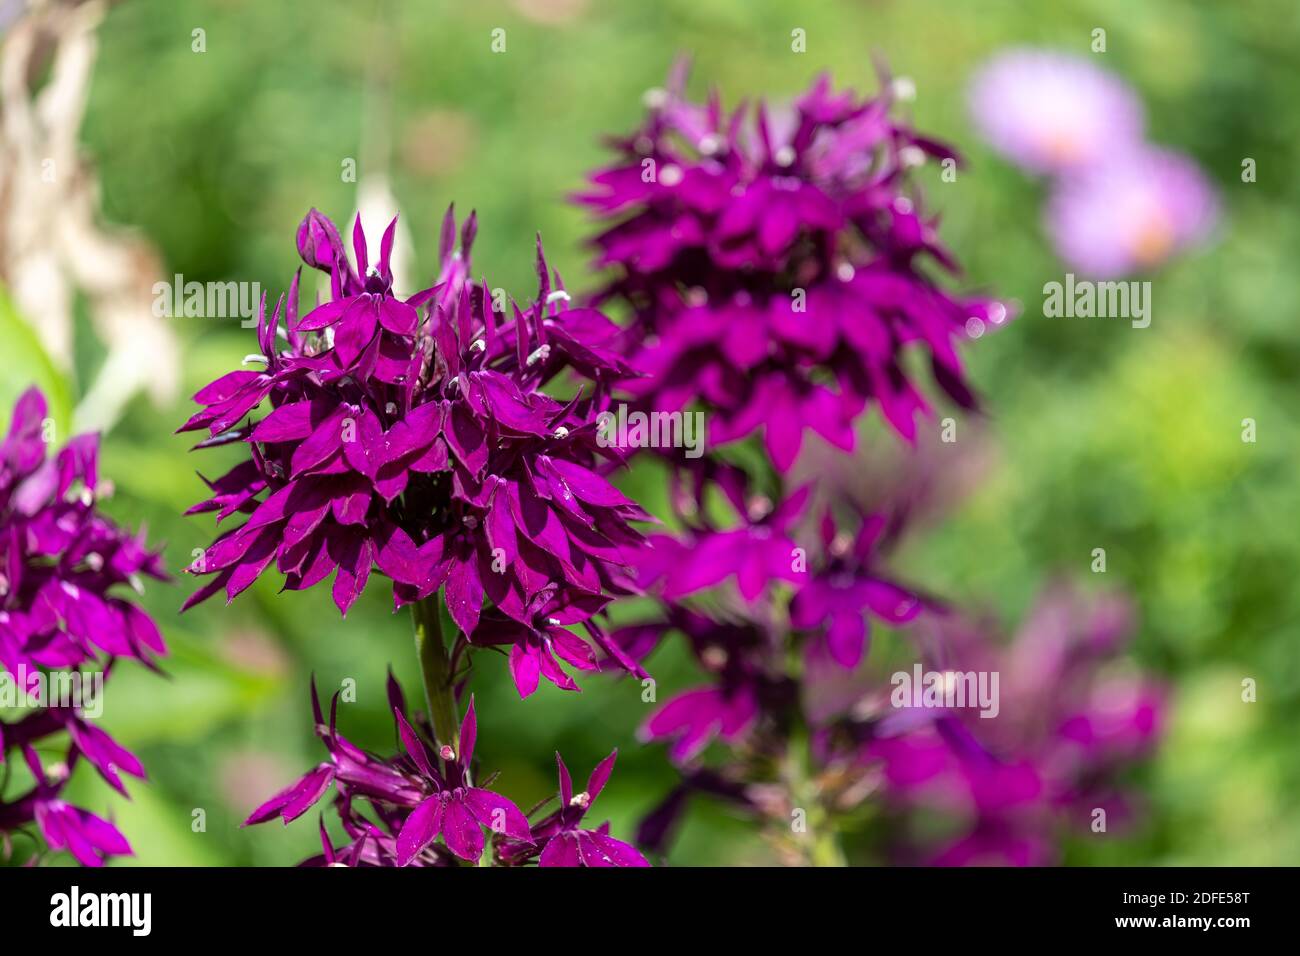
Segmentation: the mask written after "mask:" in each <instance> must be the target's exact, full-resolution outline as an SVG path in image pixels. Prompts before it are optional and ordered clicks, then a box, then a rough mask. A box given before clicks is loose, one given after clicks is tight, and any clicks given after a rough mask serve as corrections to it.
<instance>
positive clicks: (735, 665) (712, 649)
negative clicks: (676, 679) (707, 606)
mask: <svg viewBox="0 0 1300 956" xmlns="http://www.w3.org/2000/svg"><path fill="white" fill-rule="evenodd" d="M669 630H677V631H680V632H681V633H682V634H683V635H684V636H685V637H686V639H687V640H688V641H690V644H691V649H692V651H693V652H694V654H695V657H696V660H697V661H698V662H699V664H700V666H701V668H702V669H703V670H704V671H705V672H706V673H709V674H710V676H711V677H712V678H713V683H712V684H711V685H706V686H704V687H696V688H692V689H690V690H687V691H684V692H682V693H680V694H678V695H677V696H675V697H673V698H671V699H669V700H667V701H665V702H664V703H663V705H662V706H660V707H659V708H658V709H657V710H656V711H655V712H654V713H653V714H652V715H651V716H650V719H649V720H647V721H646V722H645V724H644V725H643V726H642V728H641V732H640V735H641V737H642V738H643V739H645V740H647V741H669V742H671V746H670V747H669V751H668V753H669V756H670V757H671V758H672V759H673V761H674V762H676V763H687V762H689V761H691V760H692V759H693V758H694V757H695V756H697V755H698V754H699V753H700V752H701V751H703V750H704V748H705V747H707V746H708V745H709V743H711V742H712V741H713V740H715V739H721V740H722V741H724V742H726V743H729V744H735V743H737V742H738V741H739V740H741V739H742V738H744V737H745V736H746V735H747V734H748V733H749V732H750V731H751V730H752V729H753V727H754V726H755V724H756V723H757V722H758V720H759V718H760V716H761V715H763V714H764V713H767V714H773V713H779V712H781V710H782V708H784V707H788V706H789V705H790V703H791V701H792V699H793V697H794V694H795V691H794V687H793V685H792V683H791V682H790V681H789V680H788V679H785V678H784V677H782V676H781V675H780V674H779V671H778V670H777V669H776V668H774V667H773V666H772V664H773V661H772V656H773V655H772V648H771V646H770V643H769V642H768V640H767V639H766V635H765V634H764V633H763V630H762V629H761V628H759V627H757V626H755V625H754V624H753V623H750V622H743V621H737V622H726V621H715V620H713V619H711V618H709V617H706V616H705V615H703V614H698V613H695V612H692V611H688V610H685V609H682V608H670V609H669V610H668V611H667V613H666V619H665V620H664V622H663V623H661V624H643V625H637V626H633V627H629V628H625V629H623V630H621V631H619V632H617V633H616V634H615V635H614V636H615V639H616V640H618V641H620V642H622V643H624V644H625V645H626V646H627V648H628V650H629V652H630V653H633V654H637V655H644V654H645V653H648V652H649V650H650V649H651V648H652V647H653V646H654V645H655V644H657V643H658V641H659V640H660V639H661V638H662V636H663V635H664V633H666V632H667V631H669Z"/></svg>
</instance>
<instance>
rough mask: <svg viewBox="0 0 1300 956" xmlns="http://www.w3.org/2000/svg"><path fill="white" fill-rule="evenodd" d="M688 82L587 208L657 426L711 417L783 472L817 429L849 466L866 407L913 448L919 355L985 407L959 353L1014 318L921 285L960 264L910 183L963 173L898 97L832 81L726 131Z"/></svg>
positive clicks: (679, 82) (940, 379)
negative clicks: (758, 445)
mask: <svg viewBox="0 0 1300 956" xmlns="http://www.w3.org/2000/svg"><path fill="white" fill-rule="evenodd" d="M685 81H686V69H685V65H684V64H683V65H679V67H678V68H677V69H676V70H675V71H674V73H673V76H672V77H671V79H670V82H669V85H668V89H667V90H657V91H653V93H652V94H651V95H650V96H649V97H648V104H649V111H648V115H647V118H646V120H645V122H644V123H643V124H642V127H641V128H640V129H639V130H638V131H637V132H636V133H634V134H633V135H631V136H628V137H626V138H621V139H616V140H613V142H612V144H613V146H614V148H615V149H616V150H617V151H618V153H619V159H618V160H617V161H616V163H615V164H614V165H612V166H610V167H608V168H606V169H602V170H600V171H598V172H596V173H595V174H593V175H592V176H591V187H590V188H589V189H588V190H587V191H586V192H584V193H582V194H580V195H579V196H577V197H576V198H577V201H578V202H580V203H582V204H584V205H585V206H587V207H588V208H589V209H590V210H592V211H593V212H594V213H595V215H596V216H597V217H598V218H599V219H600V220H602V221H603V222H604V223H606V224H607V225H605V228H604V229H603V231H602V232H600V233H599V234H598V235H596V236H595V237H594V239H593V240H592V243H593V244H594V245H595V246H596V247H597V249H598V250H599V256H598V259H597V264H598V265H600V266H602V267H613V268H614V270H615V275H614V278H613V279H612V280H611V281H610V282H609V283H608V284H607V285H606V286H605V287H604V288H603V289H602V290H601V291H600V292H599V294H598V296H597V299H596V301H597V302H602V301H605V300H608V299H613V298H617V299H622V300H625V301H626V302H628V303H629V304H630V305H631V307H632V310H633V321H632V323H631V325H630V327H629V329H628V337H629V344H628V345H627V348H628V350H629V353H628V354H629V357H630V361H631V362H632V364H633V365H635V366H636V367H637V369H638V370H639V371H640V372H642V373H643V376H644V377H642V378H640V379H636V380H633V381H631V382H629V383H627V385H626V389H627V391H628V392H629V393H630V394H631V395H632V396H634V397H635V398H636V399H637V400H639V401H641V402H642V403H644V404H645V405H646V406H647V407H649V408H652V409H654V410H661V411H668V412H671V411H676V410H680V409H682V408H684V407H686V406H688V405H690V404H692V403H699V404H701V405H703V406H704V407H705V408H707V409H708V410H709V412H710V431H709V441H710V442H712V443H713V444H715V445H716V444H722V443H725V442H730V441H734V440H737V439H740V438H743V437H745V436H746V435H748V434H750V433H752V432H754V431H755V430H756V429H758V428H759V427H760V426H762V427H763V428H764V432H765V438H766V443H767V448H768V451H769V453H770V455H771V457H772V460H773V461H774V462H775V464H776V466H777V468H778V469H779V470H780V471H782V472H785V471H788V470H789V468H790V467H791V466H792V464H793V462H794V460H795V458H796V457H797V455H798V453H799V450H800V447H801V444H802V440H803V433H804V431H805V430H807V429H812V430H813V431H815V432H817V433H818V434H819V435H820V436H821V437H822V438H823V439H825V440H826V441H828V442H830V443H831V444H832V445H835V446H837V447H839V448H842V449H845V450H849V449H851V448H852V447H853V444H854V433H853V423H854V420H855V419H856V418H857V417H858V416H859V414H860V413H862V411H863V410H864V408H865V407H866V406H867V404H868V403H869V402H875V403H876V404H877V405H878V406H879V408H880V411H881V413H882V414H883V415H884V417H885V419H886V420H887V421H888V422H889V424H890V425H891V426H892V427H893V428H894V429H895V430H896V431H897V432H898V433H899V434H900V435H902V436H903V437H904V438H906V439H908V440H912V439H913V438H914V436H915V429H916V422H915V419H916V416H917V414H919V413H926V412H927V411H928V406H927V404H926V402H925V400H924V399H923V398H922V397H921V394H920V392H919V391H918V390H917V388H916V387H915V386H914V385H913V384H912V382H911V381H909V379H908V378H907V376H906V375H905V374H904V371H903V365H902V363H901V359H902V353H903V352H904V351H905V350H906V349H907V348H909V347H912V346H917V347H920V348H921V349H923V350H924V351H926V352H928V354H929V357H930V360H931V366H932V369H933V372H934V377H935V380H936V382H937V383H938V385H939V386H940V387H941V388H942V389H943V390H944V391H945V392H946V393H948V394H949V395H950V396H951V397H952V398H953V399H954V400H956V401H957V402H958V403H959V404H961V405H962V406H964V407H973V405H974V397H973V395H972V394H971V392H970V390H969V388H968V387H967V386H966V384H965V382H964V380H963V376H962V368H961V363H960V361H959V359H958V356H957V351H956V347H955V346H956V343H957V342H958V341H960V340H961V339H962V338H964V337H965V336H966V335H967V327H968V322H969V320H971V319H976V320H978V323H979V325H978V327H979V329H980V330H981V331H982V330H983V328H984V327H986V326H987V325H989V324H993V325H998V324H1000V323H1002V322H1003V321H1005V320H1006V318H1007V317H1008V313H1007V309H1006V307H1005V306H1004V305H1003V304H1001V303H999V302H996V301H993V300H989V299H980V298H971V299H961V298H956V297H954V296H952V295H950V294H949V293H947V292H945V291H944V290H943V288H942V287H941V286H939V285H938V284H937V283H936V282H934V281H933V280H932V279H931V278H930V277H929V276H928V275H927V274H926V267H927V264H931V263H932V264H934V265H937V266H938V267H939V268H940V269H945V270H949V271H955V269H956V265H955V263H954V261H953V259H952V257H951V256H950V255H949V254H948V252H947V251H946V250H945V249H944V248H943V247H942V246H941V245H940V244H939V242H938V239H937V235H936V231H935V230H936V226H937V220H936V219H935V218H933V217H926V216H924V215H923V214H922V211H921V205H920V200H919V197H918V196H917V195H916V191H915V189H914V188H913V187H912V184H911V182H910V172H909V170H910V169H911V167H913V166H914V165H916V164H918V163H921V162H924V161H925V159H926V157H927V156H929V157H934V158H937V159H941V160H944V161H952V162H954V163H955V162H956V155H955V154H954V153H953V152H952V151H951V150H950V149H949V148H948V147H946V146H943V145H942V144H939V143H937V142H935V141H934V140H931V139H928V138H925V137H922V136H920V135H918V134H916V133H915V132H913V131H912V130H911V129H910V128H909V127H908V126H907V125H906V124H905V123H903V122H902V121H900V120H897V119H894V118H892V117H891V110H892V108H893V106H894V102H893V98H892V94H890V93H888V92H886V93H884V94H882V95H881V96H879V97H876V98H874V99H872V98H868V99H863V100H859V99H858V97H856V96H855V95H854V94H852V93H851V92H850V93H842V94H835V93H832V91H831V87H830V81H829V79H828V78H827V77H825V76H823V77H822V78H820V79H819V80H818V81H817V82H816V83H815V84H814V85H813V87H812V88H811V89H810V90H809V91H808V92H807V93H805V94H804V95H803V96H802V97H801V98H799V99H798V100H797V101H796V102H795V103H794V104H793V106H791V107H788V108H782V109H769V108H768V107H767V106H766V105H764V104H760V105H759V106H758V107H757V108H756V109H755V110H753V111H752V113H751V112H750V111H747V110H746V109H745V108H743V107H742V108H739V109H737V110H736V111H735V112H733V113H732V114H730V115H725V114H724V113H723V111H722V107H721V105H720V101H719V99H718V97H717V96H716V95H714V96H712V97H711V98H710V99H709V101H708V103H707V104H698V103H693V102H691V101H689V100H688V99H686V97H685V96H684V93H683V89H684V86H685Z"/></svg>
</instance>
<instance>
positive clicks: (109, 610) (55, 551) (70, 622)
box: [0, 389, 166, 866]
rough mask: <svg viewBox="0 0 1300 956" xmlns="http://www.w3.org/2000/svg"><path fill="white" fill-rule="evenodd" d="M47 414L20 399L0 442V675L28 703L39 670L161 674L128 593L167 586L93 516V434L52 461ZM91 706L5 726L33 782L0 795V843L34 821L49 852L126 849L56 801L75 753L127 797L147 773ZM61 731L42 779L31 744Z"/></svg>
mask: <svg viewBox="0 0 1300 956" xmlns="http://www.w3.org/2000/svg"><path fill="white" fill-rule="evenodd" d="M47 414H48V412H47V407H46V403H45V399H44V397H43V396H42V395H41V394H40V392H38V391H36V390H35V389H31V390H29V391H27V392H25V393H24V394H23V395H22V396H21V397H20V398H19V399H18V402H17V404H16V405H15V407H14V412H13V419H12V422H11V424H10V428H9V433H8V436H7V437H6V438H5V440H4V442H3V444H0V673H4V675H5V678H6V679H7V680H12V681H13V682H14V684H15V685H16V689H17V690H18V691H19V692H20V693H22V694H25V695H28V696H32V695H33V694H34V693H35V691H36V690H38V689H39V687H40V686H41V685H40V683H39V682H36V681H34V679H35V678H36V677H37V675H38V674H41V673H42V672H56V671H65V672H80V674H78V675H68V674H65V675H64V676H67V677H68V678H69V679H68V681H67V682H66V686H68V687H69V688H72V689H74V690H75V689H77V688H89V687H92V686H94V685H93V684H92V681H91V676H92V673H93V672H94V671H99V672H101V673H102V674H103V675H105V676H106V675H107V674H108V672H109V670H110V669H111V668H112V666H113V663H114V661H115V660H116V659H117V658H134V659H136V660H138V661H140V662H141V663H143V664H144V665H145V666H147V667H150V668H156V666H157V665H156V664H155V662H154V659H155V658H156V657H158V656H161V655H163V654H165V653H166V645H165V644H164V643H163V639H162V635H161V634H160V633H159V630H158V627H157V625H156V624H154V622H153V620H152V619H150V617H149V616H148V615H147V614H145V612H144V611H142V610H141V609H140V608H139V606H138V605H136V604H135V603H133V602H132V601H131V600H128V599H127V598H126V597H124V596H123V595H124V594H125V593H129V589H134V590H139V589H141V588H142V587H143V580H144V578H146V577H152V578H156V579H158V580H165V579H166V574H165V573H164V571H163V566H162V561H161V558H160V556H159V555H158V554H156V553H155V552H152V551H150V550H149V549H148V548H147V546H146V545H145V542H144V536H143V534H142V533H141V534H131V533H128V532H127V531H125V530H124V529H122V528H120V527H118V526H117V525H116V524H114V523H113V522H112V521H110V520H109V519H108V518H107V517H105V516H104V515H103V514H102V513H101V512H100V510H99V502H100V497H101V495H103V493H104V491H105V488H106V484H105V483H104V482H102V481H101V480H100V476H99V469H98V439H97V437H96V436H94V435H80V436H77V437H75V438H73V439H72V440H71V441H69V442H68V443H67V445H65V446H64V447H63V448H62V449H60V450H59V451H58V453H57V454H55V455H54V456H52V457H47V452H48V450H49V443H50V440H51V439H52V437H53V436H52V435H51V434H50V432H49V429H50V428H51V426H52V423H51V422H50V421H49V420H48V418H47ZM72 676H76V681H75V682H73V680H72ZM48 686H53V676H51V681H50V683H49V685H48ZM97 690H98V688H96V691H97ZM85 693H86V694H88V693H90V691H89V690H87V691H86V692H85ZM89 702H90V701H89V700H87V699H85V694H83V699H81V700H72V701H67V700H56V699H53V698H52V697H47V698H46V699H36V700H35V703H36V707H35V708H34V709H31V710H30V711H29V712H28V713H26V714H25V715H24V716H23V717H22V718H20V719H19V720H16V721H14V722H12V723H6V722H4V721H0V763H4V762H5V761H6V760H7V759H8V754H9V753H10V752H19V751H21V752H22V753H23V754H24V756H25V757H26V759H27V763H28V765H29V767H30V768H31V772H32V777H33V780H34V786H33V787H32V789H31V790H30V791H29V792H27V793H26V794H24V795H21V796H19V797H17V798H15V799H12V800H11V799H9V798H8V797H7V796H6V795H5V794H4V793H3V792H0V844H3V845H4V846H5V847H8V845H9V834H10V833H11V832H12V831H13V830H15V829H17V828H19V827H21V826H24V825H26V824H29V823H32V822H35V823H36V824H37V826H38V827H39V828H40V831H41V833H42V835H43V836H44V837H45V842H46V844H47V845H48V846H49V848H50V849H51V850H52V851H56V852H57V851H61V850H67V851H69V852H70V853H71V854H72V855H73V856H74V857H75V858H76V859H77V860H78V861H79V862H81V863H83V864H85V865H87V866H98V865H99V864H100V863H102V862H103V859H104V857H106V856H109V855H115V854H129V853H130V852H131V850H130V847H129V845H128V844H127V842H126V840H125V839H124V838H123V837H122V835H121V834H120V833H118V831H117V830H116V828H114V827H113V825H112V824H110V823H108V822H107V821H105V820H103V819H101V818H99V817H97V816H95V815H94V814H92V813H90V812H88V811H86V810H82V809H80V808H77V807H73V806H70V805H68V804H67V803H66V802H64V801H63V800H62V799H61V797H60V792H61V791H62V789H63V786H64V784H65V783H66V781H67V779H68V776H69V775H70V773H71V770H72V768H73V767H75V766H76V764H77V761H78V760H79V758H81V757H85V758H86V760H87V762H89V763H90V764H91V765H92V766H93V767H94V768H95V769H96V770H97V771H98V772H99V774H100V776H101V777H103V778H104V780H105V781H106V782H107V783H108V784H109V785H110V786H112V787H113V788H114V789H115V790H117V791H118V792H120V793H122V794H123V795H125V794H126V787H125V784H124V783H123V781H122V775H123V774H129V775H131V776H134V777H138V778H141V779H143V778H144V776H145V772H144V767H143V766H142V765H141V763H140V761H139V760H138V759H137V758H136V756H135V755H134V754H132V753H131V752H130V751H129V750H127V749H126V748H124V747H122V746H121V745H120V744H118V743H117V741H115V740H114V739H113V738H112V737H111V736H110V735H109V734H108V733H107V732H106V731H104V730H102V729H101V728H100V727H98V726H97V725H95V724H93V723H91V722H89V721H88V720H87V719H86V717H85V715H84V714H83V713H82V710H81V707H82V705H83V704H87V703H89ZM62 734H66V735H67V737H68V744H67V751H66V756H65V758H64V760H63V761H62V762H61V763H60V764H55V765H52V767H51V768H50V769H49V770H48V772H47V769H46V768H44V767H42V766H41V763H40V761H39V759H38V758H37V754H36V750H35V749H34V748H35V746H36V745H37V744H38V743H39V744H41V746H42V747H48V746H50V743H46V742H45V741H46V739H47V738H50V737H54V736H56V735H62ZM5 779H8V778H7V777H6V778H5Z"/></svg>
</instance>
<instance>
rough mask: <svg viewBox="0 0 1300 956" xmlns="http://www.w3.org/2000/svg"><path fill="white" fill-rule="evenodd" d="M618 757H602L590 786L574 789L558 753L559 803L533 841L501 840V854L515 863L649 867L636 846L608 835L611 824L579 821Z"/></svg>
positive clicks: (541, 823) (535, 831)
mask: <svg viewBox="0 0 1300 956" xmlns="http://www.w3.org/2000/svg"><path fill="white" fill-rule="evenodd" d="M617 758H618V751H617V750H615V751H614V752H613V753H611V754H610V755H609V756H608V757H606V758H605V759H604V760H602V761H601V762H600V763H599V764H598V765H597V766H596V769H595V770H593V771H592V772H591V776H590V777H588V778H587V788H586V789H585V790H583V791H582V792H581V793H574V792H573V781H572V779H571V778H570V776H569V768H568V767H566V766H565V765H564V758H562V757H561V756H560V755H559V754H558V753H557V754H556V755H555V763H556V766H557V767H558V768H559V774H560V806H559V808H558V809H557V810H555V811H554V812H553V813H551V814H549V815H548V816H546V817H545V818H544V819H542V820H541V821H539V822H538V823H535V824H534V825H533V828H532V841H531V843H522V842H520V841H517V840H511V839H508V838H507V839H505V840H502V841H501V846H500V850H499V855H500V856H501V858H502V859H503V860H505V861H508V862H509V863H511V864H512V865H518V864H520V863H523V862H524V861H526V860H528V859H531V858H532V857H534V856H536V857H537V863H538V865H539V866H567V867H573V866H587V867H614V866H632V867H638V866H649V865H650V864H649V862H647V860H646V858H645V857H643V856H642V855H641V853H640V852H639V851H638V850H637V849H636V848H634V847H632V846H630V845H629V844H627V843H624V842H623V841H622V840H617V839H615V838H614V837H612V836H610V835H609V823H608V822H606V823H602V824H601V825H600V826H599V827H597V828H596V829H594V830H590V829H586V828H584V827H582V826H580V824H581V823H582V820H583V818H584V817H585V816H586V815H587V811H589V810H590V809H591V805H592V804H593V803H595V802H596V798H597V797H598V796H600V792H601V791H602V790H604V789H605V784H606V783H608V782H609V776H610V774H611V773H613V771H614V761H615V760H616V759H617Z"/></svg>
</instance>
